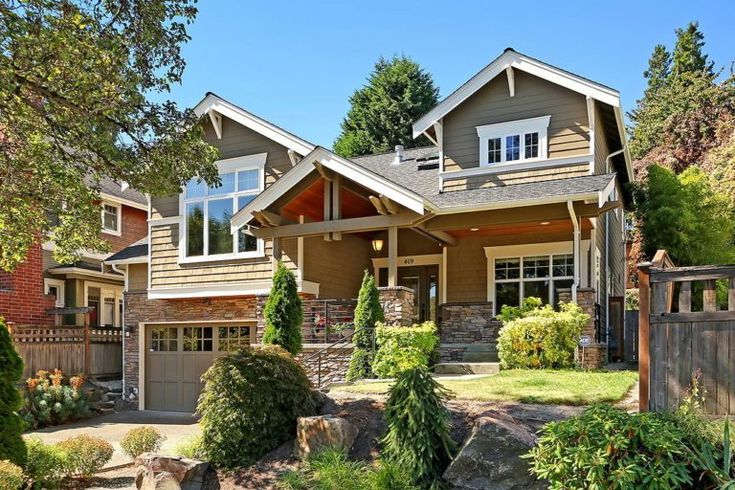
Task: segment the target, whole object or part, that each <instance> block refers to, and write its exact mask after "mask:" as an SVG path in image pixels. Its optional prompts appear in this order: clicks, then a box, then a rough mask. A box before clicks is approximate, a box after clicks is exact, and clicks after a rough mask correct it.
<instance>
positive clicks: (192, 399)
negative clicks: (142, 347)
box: [145, 324, 254, 412]
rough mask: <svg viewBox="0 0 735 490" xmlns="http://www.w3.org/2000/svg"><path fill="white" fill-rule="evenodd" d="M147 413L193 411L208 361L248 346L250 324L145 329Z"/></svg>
mask: <svg viewBox="0 0 735 490" xmlns="http://www.w3.org/2000/svg"><path fill="white" fill-rule="evenodd" d="M146 330H147V333H148V335H147V339H146V342H147V349H146V351H147V354H146V355H147V358H146V363H145V366H146V367H145V370H146V382H145V401H146V408H147V409H148V410H170V411H177V412H193V411H194V410H195V409H196V404H197V400H198V398H199V393H201V391H202V388H204V385H203V383H202V382H201V376H202V374H204V372H205V371H206V370H207V369H208V368H209V366H210V365H211V364H212V361H213V360H214V359H215V358H216V357H219V356H222V355H225V354H226V353H227V352H229V351H234V350H237V349H238V348H239V347H241V346H245V345H248V344H250V343H251V337H252V335H253V334H254V326H252V325H244V324H243V325H161V326H151V327H148V328H147V329H146Z"/></svg>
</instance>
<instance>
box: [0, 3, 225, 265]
mask: <svg viewBox="0 0 735 490" xmlns="http://www.w3.org/2000/svg"><path fill="white" fill-rule="evenodd" d="M195 3H196V0H133V1H127V2H98V1H92V0H0V186H1V191H2V192H0V268H3V269H6V270H11V269H13V268H14V267H15V266H17V265H18V264H19V263H20V262H22V261H23V259H24V258H25V256H26V252H27V251H28V249H29V247H30V246H32V245H33V244H34V243H35V242H37V241H38V240H39V239H41V237H44V236H45V235H49V236H50V239H51V240H52V241H53V242H54V243H55V245H56V247H55V255H56V260H57V261H59V262H62V263H71V262H74V261H75V260H76V259H77V258H78V257H79V254H80V253H81V251H82V250H83V249H90V250H96V251H106V250H107V246H106V243H105V242H104V241H103V240H101V239H100V236H99V232H100V198H99V191H98V185H99V182H101V181H102V180H104V179H113V180H116V181H124V182H127V183H128V184H129V185H130V186H131V187H133V188H135V189H138V190H140V191H142V192H145V193H150V194H153V195H160V194H169V193H175V192H178V191H179V189H180V187H181V185H183V184H184V183H185V182H187V181H188V180H189V179H191V178H192V177H193V176H200V177H202V178H203V179H204V180H206V181H207V182H208V183H216V182H217V181H218V180H217V179H218V178H217V172H216V168H215V166H214V165H213V162H214V160H215V159H216V158H217V151H216V150H215V149H214V148H213V147H211V146H209V145H208V144H206V143H205V142H204V141H203V139H202V132H201V131H202V130H201V127H200V125H199V124H198V122H199V121H198V119H197V117H196V116H195V115H194V114H193V112H192V111H190V110H182V109H180V108H178V107H177V106H176V104H174V103H173V102H169V101H163V102H157V101H155V99H162V98H164V97H162V95H164V96H165V93H166V92H168V91H169V89H170V87H171V86H172V84H175V83H179V82H180V81H181V76H182V72H183V70H184V64H185V63H184V60H183V58H182V56H181V46H182V44H183V43H185V42H187V41H188V39H189V36H188V34H187V25H188V24H190V23H191V22H192V21H193V19H194V18H195V16H196V13H197V10H196V8H195ZM50 216H53V217H54V219H50V218H49V217H50Z"/></svg>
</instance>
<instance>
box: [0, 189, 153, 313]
mask: <svg viewBox="0 0 735 490" xmlns="http://www.w3.org/2000/svg"><path fill="white" fill-rule="evenodd" d="M99 190H100V196H101V198H102V203H101V206H102V209H101V211H100V213H101V216H100V223H101V230H100V234H101V235H100V236H101V237H102V238H104V239H105V240H106V241H107V242H108V243H109V244H110V247H111V250H112V253H115V252H118V251H120V250H122V249H124V248H126V247H127V246H128V245H130V244H132V243H135V242H136V241H139V240H141V239H145V237H146V235H147V232H148V227H147V216H148V215H147V210H148V200H147V198H146V197H145V196H144V195H143V194H141V193H140V192H138V191H136V190H134V189H131V188H129V187H127V186H126V185H124V184H120V183H117V182H114V181H111V180H103V181H102V182H100V184H99ZM109 255H110V253H108V254H98V253H91V252H84V253H83V254H82V258H81V259H80V260H79V261H78V262H77V263H75V264H59V263H57V262H56V261H54V258H53V244H52V243H50V242H46V243H43V244H38V245H35V246H34V247H33V248H31V250H30V251H29V253H28V256H27V257H26V260H25V261H24V262H23V263H22V264H21V265H20V266H19V267H18V268H17V269H16V270H15V271H13V272H12V273H5V272H0V316H3V317H4V318H5V320H6V321H7V322H8V323H9V324H11V325H12V324H16V325H30V326H52V325H54V324H62V323H63V324H64V325H82V324H83V323H84V316H83V315H64V316H59V317H57V316H55V315H53V314H50V313H49V311H50V310H52V309H54V308H60V307H84V306H87V307H92V310H91V311H90V313H89V321H90V325H91V326H111V327H122V306H123V289H124V276H123V275H122V274H121V273H119V272H116V271H115V270H113V269H112V268H111V267H110V266H106V265H104V264H103V260H104V259H105V258H107V257H108V256H109Z"/></svg>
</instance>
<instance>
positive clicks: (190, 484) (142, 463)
mask: <svg viewBox="0 0 735 490" xmlns="http://www.w3.org/2000/svg"><path fill="white" fill-rule="evenodd" d="M135 464H136V465H137V466H139V467H140V468H141V469H139V470H138V477H137V478H136V486H137V487H138V489H139V490H140V489H141V488H143V486H142V485H145V484H146V483H148V482H149V481H151V480H155V479H157V478H158V475H159V474H164V473H167V474H170V475H172V477H173V478H174V480H175V482H176V483H177V484H178V488H181V490H216V489H218V488H219V480H218V479H217V474H216V472H215V471H214V468H212V466H211V465H210V464H209V463H207V462H206V461H199V460H197V459H189V458H177V457H171V456H162V455H160V454H155V453H143V454H141V455H140V456H138V457H137V458H135ZM153 488H161V490H163V489H166V490H168V488H169V487H146V490H148V489H153Z"/></svg>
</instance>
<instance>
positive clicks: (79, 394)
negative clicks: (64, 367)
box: [20, 369, 89, 429]
mask: <svg viewBox="0 0 735 490" xmlns="http://www.w3.org/2000/svg"><path fill="white" fill-rule="evenodd" d="M83 385H84V377H82V376H72V377H69V378H67V377H66V376H64V373H63V372H62V371H61V370H60V369H55V370H54V371H53V372H49V371H38V373H36V376H34V377H33V378H29V379H28V380H27V381H26V389H25V390H24V392H23V407H22V409H21V411H20V414H21V416H22V417H23V420H24V421H25V422H26V424H28V426H29V427H31V428H34V429H36V428H39V427H46V426H49V425H59V424H64V423H66V422H70V421H72V420H76V419H79V418H82V417H85V416H87V415H88V414H89V402H88V400H87V397H86V396H85V395H84V392H83V390H82V386H83Z"/></svg>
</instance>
